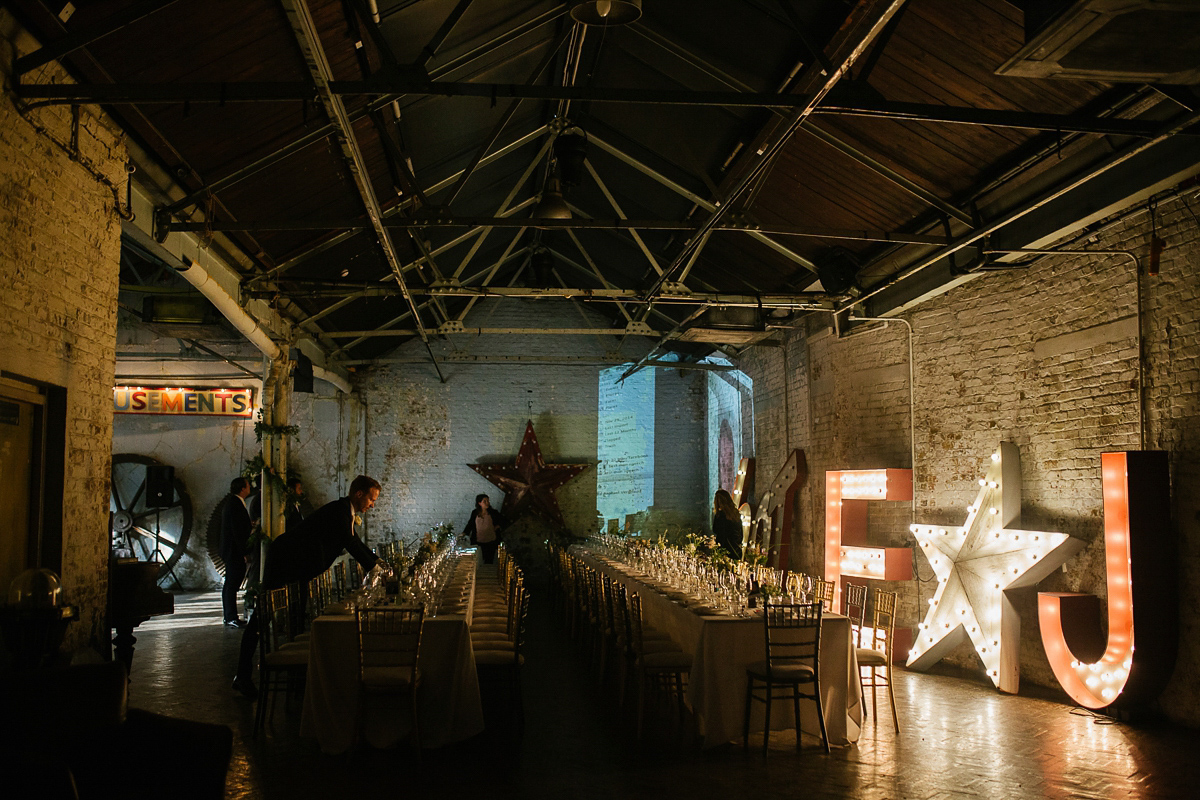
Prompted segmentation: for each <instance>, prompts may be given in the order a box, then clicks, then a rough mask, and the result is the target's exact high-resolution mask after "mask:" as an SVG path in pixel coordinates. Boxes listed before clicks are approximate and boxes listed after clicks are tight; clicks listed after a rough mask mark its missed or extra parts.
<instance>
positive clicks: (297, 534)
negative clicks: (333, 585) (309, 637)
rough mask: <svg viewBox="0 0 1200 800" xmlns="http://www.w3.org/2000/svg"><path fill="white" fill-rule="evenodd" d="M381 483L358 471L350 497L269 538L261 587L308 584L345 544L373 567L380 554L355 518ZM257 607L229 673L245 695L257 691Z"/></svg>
mask: <svg viewBox="0 0 1200 800" xmlns="http://www.w3.org/2000/svg"><path fill="white" fill-rule="evenodd" d="M381 488H382V487H380V485H379V481H377V480H375V479H374V478H368V477H367V476H366V475H359V476H358V477H357V478H355V479H354V480H353V482H351V484H350V495H349V496H348V497H343V498H341V499H340V500H334V501H333V502H332V503H326V504H325V505H323V506H321V508H319V509H317V510H316V511H315V512H313V514H312V515H310V516H308V517H306V518H305V519H304V520H303V521H302V522H301V523H300V524H299V525H298V526H296V527H295V528H294V529H289V530H287V531H285V532H284V533H282V534H280V535H279V536H277V537H276V538H275V539H274V540H272V541H271V544H270V545H269V546H268V547H267V560H266V567H265V568H264V570H263V576H262V588H261V591H262V592H269V591H271V590H272V589H280V588H282V587H284V586H287V585H288V584H289V583H299V584H300V585H302V586H306V585H307V584H308V582H309V581H310V580H312V579H313V578H315V577H317V576H318V575H320V574H321V573H322V572H324V571H325V570H327V569H329V567H330V566H331V565H332V564H333V562H334V561H336V560H337V557H338V556H340V555H341V554H342V551H343V550H348V551H349V552H350V555H351V556H353V557H354V560H355V561H357V562H358V563H359V564H360V565H362V567H363V569H364V570H369V569H371V568H372V567H374V566H375V562H376V561H378V560H379V559H378V556H376V555H375V554H374V553H372V552H371V551H370V550H369V549H368V548H367V546H366V545H365V544H363V542H362V540H361V539H359V538H358V537H357V536H355V535H354V518H355V516H356V515H358V514H362V513H363V512H365V511H367V510H369V509H371V508H372V507H374V505H375V501H376V500H377V499H378V498H379V491H380V489H381ZM260 607H261V603H259V604H256V605H255V607H254V614H253V615H251V617H250V622H249V624H247V625H246V629H245V631H244V632H243V633H242V649H241V654H240V657H239V659H238V671H237V675H236V676H235V677H234V679H233V688H234V689H236V690H237V691H239V692H241V693H242V694H244V695H246V696H247V697H254V696H255V694H257V689H256V687H255V686H254V680H253V678H252V676H253V674H254V651H255V650H256V649H257V648H258V637H259V634H260V632H261V630H262V627H261V626H262V621H261V620H260V619H259V615H258V610H259V608H260Z"/></svg>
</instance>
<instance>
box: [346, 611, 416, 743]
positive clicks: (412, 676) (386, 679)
mask: <svg viewBox="0 0 1200 800" xmlns="http://www.w3.org/2000/svg"><path fill="white" fill-rule="evenodd" d="M355 621H356V622H357V624H358V677H359V704H358V732H359V740H360V741H361V740H362V738H363V737H362V732H363V730H364V725H365V720H366V713H367V708H368V705H367V702H366V700H367V695H368V694H389V695H405V696H407V697H408V699H409V703H410V706H411V710H412V738H413V744H414V745H415V746H416V748H417V749H418V751H419V750H420V748H421V735H420V728H419V725H418V721H417V688H418V685H419V684H420V679H421V676H420V672H419V670H418V668H417V661H418V658H419V657H420V651H421V632H422V628H423V627H424V622H425V609H424V608H421V607H417V608H395V607H391V608H360V609H357V610H356V611H355Z"/></svg>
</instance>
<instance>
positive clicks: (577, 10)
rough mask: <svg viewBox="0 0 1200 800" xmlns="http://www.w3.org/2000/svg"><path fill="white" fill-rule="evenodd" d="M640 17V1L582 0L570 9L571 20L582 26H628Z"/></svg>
mask: <svg viewBox="0 0 1200 800" xmlns="http://www.w3.org/2000/svg"><path fill="white" fill-rule="evenodd" d="M641 16H642V0H584V2H582V3H578V4H576V5H575V6H574V7H573V8H572V9H571V18H572V19H574V20H575V21H576V22H582V23H583V24H584V25H609V26H613V25H628V24H629V23H631V22H636V21H637V20H638V19H639V18H641Z"/></svg>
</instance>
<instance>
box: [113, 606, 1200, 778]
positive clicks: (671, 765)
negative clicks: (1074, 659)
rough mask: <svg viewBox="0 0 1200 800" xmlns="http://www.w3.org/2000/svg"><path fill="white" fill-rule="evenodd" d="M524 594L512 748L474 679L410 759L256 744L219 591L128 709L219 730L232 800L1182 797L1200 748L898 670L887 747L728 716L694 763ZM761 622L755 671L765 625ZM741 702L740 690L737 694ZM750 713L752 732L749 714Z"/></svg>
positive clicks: (673, 728) (663, 708)
mask: <svg viewBox="0 0 1200 800" xmlns="http://www.w3.org/2000/svg"><path fill="white" fill-rule="evenodd" d="M535 586H536V587H538V591H537V593H536V595H535V596H533V598H532V602H531V603H530V607H529V615H528V624H527V628H526V637H525V640H524V641H523V642H522V654H523V655H525V657H526V659H525V663H524V665H523V670H522V682H523V687H524V703H525V724H524V727H523V730H522V732H521V735H520V736H514V735H513V731H512V727H511V720H510V718H509V717H508V715H507V710H508V709H507V698H505V697H500V696H496V695H494V694H492V693H489V691H488V689H489V688H490V686H489V685H488V684H487V682H486V681H484V683H483V684H482V686H481V689H482V690H483V701H484V702H483V712H484V720H485V723H486V726H485V727H484V728H483V729H481V730H480V732H479V733H477V734H475V735H474V736H472V737H470V738H467V739H464V740H462V741H459V742H456V743H454V744H452V745H449V746H444V747H440V748H428V747H426V748H425V749H424V750H423V751H422V753H421V754H420V756H419V759H418V756H417V753H416V750H415V748H414V747H413V746H412V744H411V741H410V740H408V739H407V738H406V737H398V738H397V739H396V741H395V743H394V745H393V746H391V747H390V748H387V749H376V748H374V747H367V748H359V749H356V750H354V751H353V754H352V755H349V756H332V757H331V756H325V755H322V753H321V752H320V751H319V749H318V748H317V746H316V745H315V744H314V741H313V740H312V739H311V738H309V737H307V736H303V735H301V733H300V718H301V716H302V715H301V707H300V706H299V705H298V704H296V703H291V704H290V705H285V704H283V703H280V705H279V708H278V709H277V711H276V714H275V717H274V721H273V723H272V724H271V725H270V726H268V727H267V729H266V730H265V732H264V733H261V734H259V735H258V736H254V735H253V734H252V729H253V725H254V708H253V705H252V704H250V703H247V702H245V701H244V700H242V699H240V698H238V697H236V696H234V695H232V694H231V693H230V692H229V691H228V674H229V673H230V671H231V670H232V668H233V664H234V663H235V662H236V658H237V647H238V642H239V639H240V637H239V636H238V635H237V632H235V631H230V630H228V629H224V628H223V627H222V626H221V625H220V599H219V597H218V596H217V595H216V594H198V595H181V596H180V597H179V598H178V600H177V603H178V611H177V613H176V615H174V617H165V618H162V619H161V620H156V621H154V622H152V623H150V624H148V625H147V626H145V627H144V628H142V629H139V631H138V658H136V659H135V661H134V672H133V675H132V680H131V683H130V705H131V707H132V708H136V709H143V710H146V711H151V712H157V713H160V714H173V715H177V716H185V717H187V718H189V719H195V720H200V721H203V722H208V723H218V724H221V725H228V726H230V727H231V728H232V729H233V737H234V738H233V758H232V765H233V766H232V768H231V770H230V773H229V778H228V782H227V789H226V796H227V797H228V798H229V799H230V800H249V799H250V798H255V799H256V800H259V799H262V798H266V799H267V800H287V799H288V798H296V797H303V796H337V795H338V794H339V793H343V792H345V791H347V787H353V792H354V793H356V794H361V793H376V792H378V793H380V794H381V795H382V794H383V793H395V792H396V791H397V785H398V781H402V782H403V786H404V791H405V792H406V793H416V794H417V796H421V793H426V794H429V795H431V796H432V795H438V794H440V795H443V796H450V795H451V794H458V795H459V796H464V795H466V794H471V793H487V794H488V796H499V797H513V796H522V797H534V798H539V797H558V796H561V792H562V787H571V791H572V793H573V795H574V796H577V797H584V798H593V797H595V798H599V797H615V796H621V797H631V798H650V797H663V796H668V797H675V796H685V795H686V796H694V797H704V796H713V795H721V796H723V795H729V796H739V795H743V794H749V795H751V796H762V797H786V796H795V794H796V792H797V791H798V788H797V787H803V791H804V792H805V794H806V795H811V796H813V797H819V798H821V797H846V796H855V795H856V794H858V795H859V796H872V797H874V796H886V797H914V796H921V797H953V796H956V795H963V794H965V795H966V796H968V797H969V796H971V794H970V792H971V791H975V794H976V796H979V797H985V796H989V797H990V796H997V795H996V794H995V793H996V792H999V793H1001V794H1003V796H1005V797H1013V798H1043V797H1048V796H1062V797H1069V796H1073V795H1074V796H1079V797H1089V796H1091V797H1096V796H1104V797H1135V798H1137V797H1146V798H1149V797H1172V796H1174V797H1181V796H1187V791H1186V790H1187V785H1186V778H1185V777H1184V776H1185V775H1186V774H1188V765H1189V764H1190V763H1191V760H1192V753H1193V752H1194V751H1195V748H1196V747H1197V746H1198V745H1200V736H1198V735H1197V734H1195V733H1192V732H1188V731H1184V730H1181V729H1177V728H1169V727H1165V726H1137V725H1127V724H1121V723H1117V724H1109V725H1099V724H1096V721H1095V720H1094V719H1092V718H1091V717H1089V716H1083V715H1079V714H1074V713H1072V709H1071V707H1070V706H1069V705H1067V704H1065V703H1063V701H1062V700H1061V698H1059V697H1050V696H1045V695H1040V694H1038V693H1037V692H1036V691H1033V690H1023V691H1022V693H1021V695H1018V696H1001V695H998V694H997V693H996V692H995V690H994V689H992V688H990V686H987V685H984V684H983V683H981V682H979V681H977V680H972V679H971V678H970V676H967V675H964V674H961V673H953V672H950V671H948V670H947V671H941V672H937V671H935V672H934V673H932V674H921V673H915V672H911V671H908V670H904V669H902V668H898V669H897V670H896V671H895V675H894V678H895V687H894V693H895V698H896V706H897V711H898V714H899V716H900V717H901V718H903V719H904V720H905V721H906V725H905V726H904V727H902V729H901V733H899V734H897V733H895V732H894V729H893V726H892V725H891V724H890V721H889V720H888V719H887V713H886V711H884V712H883V713H882V716H883V719H882V720H881V721H879V722H878V724H876V723H875V722H873V720H875V719H876V717H875V715H874V714H873V713H871V714H870V718H869V720H868V721H866V722H865V723H864V727H863V731H862V734H861V736H860V737H859V739H858V742H857V743H856V744H855V745H854V746H853V747H837V746H831V752H830V754H829V755H825V754H824V751H823V749H822V748H821V746H820V740H819V739H817V738H815V737H811V736H808V735H806V736H805V741H804V746H803V748H802V750H801V751H799V752H797V751H796V749H795V737H794V734H793V733H792V731H790V730H777V731H772V733H771V735H770V736H769V739H768V744H769V750H770V754H769V756H768V757H767V758H766V759H765V760H764V758H763V757H762V755H761V748H760V747H759V745H760V744H761V741H760V739H759V736H761V733H754V734H752V737H751V738H752V745H753V746H752V747H751V748H750V750H749V752H744V751H743V750H742V747H741V742H740V734H741V725H742V720H741V718H740V717H739V718H738V719H737V721H736V740H735V741H734V742H733V743H732V744H731V745H730V746H727V747H722V748H715V749H714V748H706V749H700V748H698V747H697V746H696V745H695V741H694V739H692V738H691V737H690V736H689V735H688V734H687V732H686V731H681V730H680V727H679V725H678V722H677V717H676V716H675V713H674V711H675V706H674V705H673V704H672V703H669V702H667V700H666V698H664V699H663V702H661V703H653V704H650V705H648V707H647V712H648V713H647V716H646V719H645V721H644V725H645V729H644V732H643V736H642V738H641V739H638V738H637V736H636V707H635V703H634V702H633V699H634V696H633V691H632V689H633V687H632V685H631V686H630V697H629V699H628V700H627V702H626V703H625V705H624V707H622V706H621V705H620V703H619V702H618V700H617V694H616V692H617V686H616V683H615V675H614V674H613V672H612V671H610V672H609V673H608V676H607V679H606V682H605V688H604V689H603V690H599V689H598V686H597V675H596V672H595V671H594V669H592V668H591V666H590V664H591V663H592V661H591V655H590V651H585V650H583V649H581V648H580V646H579V643H578V642H577V641H576V640H575V639H574V638H573V637H572V636H571V634H570V632H569V629H568V628H565V627H564V625H563V620H562V605H561V604H560V603H559V602H558V600H557V598H555V599H554V601H553V602H552V598H554V595H555V592H556V591H557V590H555V589H553V588H552V587H554V584H552V583H547V584H540V583H535ZM868 614H869V609H868ZM436 619H437V618H435V620H436ZM205 620H208V622H207V624H197V623H200V622H203V621H205ZM756 622H757V624H756V625H752V627H753V634H754V643H755V644H756V645H757V648H758V652H759V653H760V655H758V658H760V659H761V658H762V657H763V655H761V651H762V648H763V630H762V625H763V623H762V622H761V620H757V621H756ZM350 627H353V625H352V624H351V626H350ZM318 635H319V634H318ZM350 641H352V637H351V638H350ZM351 649H352V650H353V649H354V648H353V645H351ZM422 649H424V645H423V646H422ZM355 669H356V667H355ZM480 674H481V680H482V679H483V672H482V671H481V673H480ZM744 675H745V673H744V671H743V672H742V676H744ZM825 677H826V675H824V674H823V675H822V678H823V679H824V678H825ZM738 691H739V693H744V691H745V687H744V685H740V686H739V689H738ZM739 696H740V694H739ZM880 700H881V701H883V698H882V697H881V698H880ZM808 705H809V706H811V705H812V704H811V703H809V704H808ZM884 705H886V701H884ZM966 706H971V707H977V708H979V709H980V710H981V711H982V712H983V713H985V714H986V717H987V719H988V724H987V725H961V724H958V721H959V720H960V717H961V709H962V708H963V707H966ZM400 711H401V712H402V711H403V709H402V708H401V709H400ZM868 711H870V709H869V708H868ZM775 712H776V714H773V717H774V716H776V715H779V716H784V715H786V716H790V715H791V713H792V708H791V704H790V703H788V702H785V701H779V702H778V704H777V707H776V709H775ZM755 713H756V716H757V717H759V718H760V719H761V716H762V706H761V704H759V705H758V706H757V709H756V712H755ZM685 728H686V726H685ZM918 728H919V732H918ZM427 734H428V735H427ZM429 735H432V729H431V730H430V731H425V730H423V731H422V739H423V744H426V745H428V744H429V743H430V741H429ZM464 759H466V760H467V761H469V763H465V761H464ZM485 766H486V768H484V767H485ZM400 776H403V777H402V778H401V777H400ZM964 787H967V791H966V792H965V793H964ZM971 787H974V788H973V789H972V788H971ZM989 789H990V790H992V792H993V793H991V794H988V793H987V792H988V790H989Z"/></svg>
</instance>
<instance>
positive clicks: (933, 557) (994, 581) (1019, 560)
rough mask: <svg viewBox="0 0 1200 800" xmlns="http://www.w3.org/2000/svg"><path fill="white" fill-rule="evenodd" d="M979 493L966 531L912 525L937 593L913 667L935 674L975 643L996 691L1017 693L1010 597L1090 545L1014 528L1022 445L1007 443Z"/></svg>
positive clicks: (1016, 630) (1015, 626) (1017, 629)
mask: <svg viewBox="0 0 1200 800" xmlns="http://www.w3.org/2000/svg"><path fill="white" fill-rule="evenodd" d="M979 487H980V488H979V494H978V495H977V496H976V498H975V503H974V505H970V506H967V520H966V524H965V525H963V526H962V527H959V528H955V527H946V526H942V525H913V526H912V531H913V533H914V534H915V535H916V537H917V542H918V544H920V546H921V550H922V552H924V553H925V557H926V558H927V559H928V560H929V564H930V566H931V567H933V571H934V573H935V574H936V575H937V579H938V588H937V593H936V594H935V595H934V596H933V599H932V600H930V601H929V613H928V614H926V616H925V621H924V622H922V623H921V626H920V630H919V631H918V632H917V637H916V642H915V643H914V644H913V647H912V650H910V651H909V656H908V666H909V667H912V668H913V669H928V668H929V667H931V666H933V665H934V664H935V663H937V662H938V661H940V660H941V659H942V658H943V657H944V656H946V655H947V654H949V652H950V651H951V650H952V649H954V648H955V647H957V646H958V645H959V644H961V643H962V642H964V641H967V640H968V639H969V640H970V641H971V643H972V644H973V645H974V646H975V652H977V653H978V654H979V657H980V658H981V659H983V664H984V668H985V669H986V670H987V674H988V677H989V678H991V679H992V683H994V684H995V685H996V688H997V689H999V690H1000V691H1002V692H1016V691H1017V686H1018V683H1019V681H1020V637H1021V618H1020V616H1019V615H1018V614H1017V611H1016V609H1015V608H1014V607H1013V605H1012V602H1011V601H1010V600H1009V599H1008V595H1007V594H1006V591H1007V590H1009V589H1019V588H1022V587H1027V586H1033V585H1035V584H1036V583H1038V582H1039V581H1041V580H1042V579H1043V578H1045V577H1046V576H1047V575H1049V574H1050V573H1051V572H1053V571H1054V570H1055V569H1057V568H1058V567H1060V566H1062V564H1063V563H1064V562H1065V561H1066V560H1067V559H1069V558H1070V557H1071V556H1073V555H1075V554H1076V553H1077V552H1079V551H1080V550H1081V549H1083V544H1084V543H1083V542H1082V541H1080V540H1078V539H1072V538H1071V537H1070V536H1068V535H1067V534H1065V533H1046V532H1044V531H1026V530H1019V529H1017V528H1015V527H1009V526H1010V525H1018V524H1019V522H1018V521H1019V519H1020V516H1021V457H1020V454H1019V452H1018V450H1017V446H1016V445H1015V444H1010V443H1008V442H1003V443H1001V445H1000V450H999V451H998V452H996V453H993V454H992V463H991V464H990V465H989V467H988V471H987V475H985V476H984V477H983V478H982V479H981V480H980V481H979Z"/></svg>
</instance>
